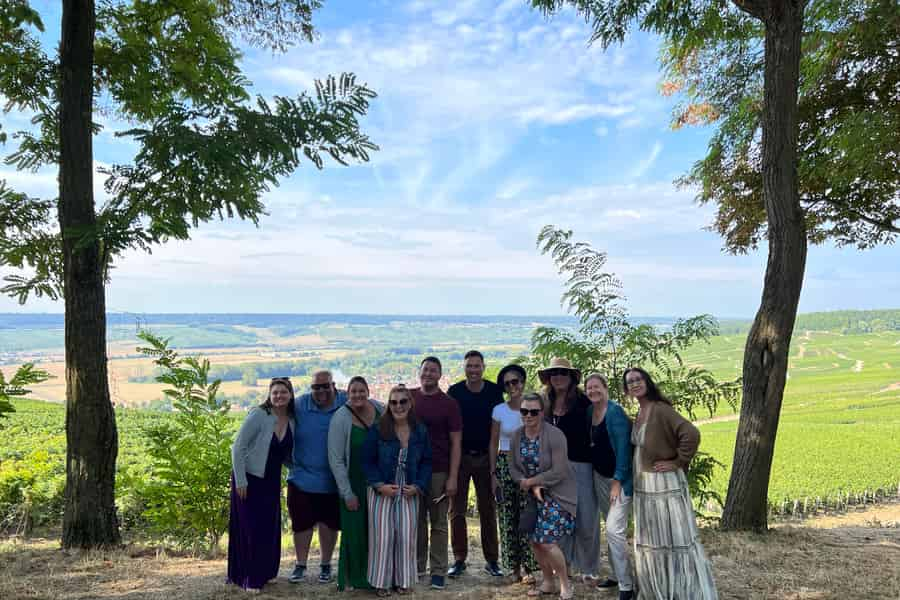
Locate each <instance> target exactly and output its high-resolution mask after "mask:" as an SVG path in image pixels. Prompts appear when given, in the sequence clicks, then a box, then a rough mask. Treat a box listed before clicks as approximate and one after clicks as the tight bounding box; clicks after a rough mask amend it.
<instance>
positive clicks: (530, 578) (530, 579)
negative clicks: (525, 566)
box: [521, 573, 535, 585]
mask: <svg viewBox="0 0 900 600" xmlns="http://www.w3.org/2000/svg"><path fill="white" fill-rule="evenodd" d="M521 581H522V583H525V584H528V585H534V583H535V580H534V575H532V574H531V573H525V574H524V575H522V579H521Z"/></svg>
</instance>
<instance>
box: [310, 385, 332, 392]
mask: <svg viewBox="0 0 900 600" xmlns="http://www.w3.org/2000/svg"><path fill="white" fill-rule="evenodd" d="M309 387H310V388H312V391H314V392H321V391H323V390H330V389H331V388H333V387H334V383H314V384H312V385H311V386H309Z"/></svg>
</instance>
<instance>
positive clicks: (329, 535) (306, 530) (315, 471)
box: [287, 371, 347, 583]
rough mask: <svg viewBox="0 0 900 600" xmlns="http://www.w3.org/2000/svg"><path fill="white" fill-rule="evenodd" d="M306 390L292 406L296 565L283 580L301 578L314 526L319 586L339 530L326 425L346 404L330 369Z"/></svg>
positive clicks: (290, 478)
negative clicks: (317, 548)
mask: <svg viewBox="0 0 900 600" xmlns="http://www.w3.org/2000/svg"><path fill="white" fill-rule="evenodd" d="M310 387H311V389H312V392H311V393H309V394H304V395H303V396H301V397H299V398H297V401H296V403H295V405H294V416H295V418H296V419H297V424H296V427H294V455H293V466H292V468H291V473H290V475H289V476H288V495H287V504H288V512H289V513H290V515H291V528H292V529H293V531H294V551H295V552H296V553H297V564H296V565H295V566H294V571H293V573H291V576H290V578H289V581H290V582H291V583H298V582H300V581H302V580H303V579H304V578H305V576H306V559H307V556H308V555H309V544H310V542H311V541H312V535H313V528H314V527H315V526H316V525H318V527H319V547H320V550H321V555H322V565H321V572H320V573H319V583H328V582H329V581H331V555H332V553H333V551H334V545H335V542H336V541H337V532H338V530H339V529H340V509H339V502H340V499H339V497H338V493H337V484H335V482H334V476H333V475H332V474H331V468H330V467H329V466H328V426H329V425H330V424H331V417H332V416H333V415H334V413H335V411H336V410H337V409H338V408H340V407H341V406H342V405H343V404H344V403H345V402H346V401H347V395H346V394H345V393H344V392H338V391H337V388H336V387H335V385H334V381H333V379H332V377H331V372H330V371H318V372H317V373H315V374H314V375H313V379H312V385H311V386H310Z"/></svg>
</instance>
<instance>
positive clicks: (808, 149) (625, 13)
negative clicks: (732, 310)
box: [531, 0, 900, 253]
mask: <svg viewBox="0 0 900 600" xmlns="http://www.w3.org/2000/svg"><path fill="white" fill-rule="evenodd" d="M531 4H532V5H533V6H534V7H536V8H538V9H540V10H542V11H544V12H545V13H547V14H552V13H556V12H558V11H559V10H561V9H562V8H563V7H564V6H566V5H570V6H573V7H574V8H575V9H576V10H577V11H578V12H579V13H580V14H581V15H583V16H584V17H585V19H586V20H587V21H588V22H589V23H590V24H591V27H592V36H591V41H592V42H593V41H596V42H599V43H600V44H601V45H602V46H603V47H606V46H608V45H610V44H612V43H618V42H621V41H622V40H624V38H625V36H626V35H627V34H628V32H629V30H630V29H632V28H633V27H635V26H637V27H639V28H640V29H642V30H645V31H652V32H654V33H657V34H659V35H660V36H661V37H662V38H663V43H664V50H663V52H662V55H661V62H662V66H663V70H664V71H665V73H666V76H667V79H668V81H667V82H666V83H665V84H664V85H663V93H665V94H667V95H668V94H680V95H681V98H682V100H683V102H681V103H680V104H679V105H678V106H677V108H676V110H675V113H674V119H673V126H674V127H676V128H678V127H681V126H683V125H711V124H715V125H716V126H717V129H716V130H715V132H714V134H713V136H712V138H711V140H710V143H709V148H708V151H707V154H706V156H705V157H704V158H703V159H702V160H700V161H698V162H697V163H695V164H694V166H693V168H692V169H691V171H690V172H689V173H688V174H687V175H686V176H685V177H683V178H681V179H680V180H679V181H680V183H681V184H683V185H686V186H690V187H692V188H697V189H699V192H698V195H697V199H698V200H699V201H700V202H701V203H715V204H716V207H717V213H716V217H715V219H714V221H713V223H712V225H711V229H714V230H715V231H717V232H718V233H719V234H720V235H721V236H722V237H723V239H724V243H725V247H726V249H727V250H728V251H730V252H734V253H743V252H747V251H748V250H750V249H752V248H755V247H756V246H757V245H758V244H759V242H760V241H761V240H762V239H763V238H764V237H765V235H766V227H767V221H766V212H765V208H764V205H763V200H762V193H763V192H762V160H761V156H762V151H761V128H762V124H761V118H762V108H763V101H764V98H763V59H764V57H763V41H764V35H765V29H764V25H763V23H762V22H761V21H760V19H759V18H758V17H759V15H758V11H757V9H756V5H758V3H756V2H740V1H734V2H731V1H726V0H674V1H673V0H617V1H604V0H532V2H531ZM745 11H746V12H745ZM751 11H752V12H753V13H754V16H751V15H750V14H748V12H751ZM804 15H805V22H804V25H803V51H802V57H801V65H800V98H799V114H798V120H799V130H798V134H799V137H798V148H799V149H800V151H799V152H798V154H797V173H798V176H799V191H800V199H801V202H802V205H803V209H804V211H805V215H806V229H807V232H808V236H809V239H810V241H812V242H814V243H823V242H825V241H827V240H829V239H830V240H834V241H835V242H836V243H837V244H838V245H854V246H857V247H858V248H869V247H872V246H875V245H877V244H882V243H891V242H893V241H894V240H895V239H896V236H897V234H898V233H900V196H898V194H897V190H898V189H900V160H898V159H897V148H898V147H900V94H898V93H897V89H898V82H900V55H898V53H897V44H896V40H897V39H898V38H900V11H898V10H897V3H896V1H895V0H809V2H808V3H807V7H806V10H805V12H804ZM873 156H878V157H884V158H883V159H882V160H872V157H873Z"/></svg>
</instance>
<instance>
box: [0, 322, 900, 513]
mask: <svg viewBox="0 0 900 600" xmlns="http://www.w3.org/2000/svg"><path fill="white" fill-rule="evenodd" d="M361 329H365V330H366V332H367V333H368V334H369V335H370V336H372V337H370V338H368V340H369V343H368V345H367V344H364V343H362V342H360V341H357V342H355V343H351V342H350V336H349V334H348V333H347V332H346V331H344V330H343V328H341V327H328V328H323V330H322V333H323V334H324V335H321V336H320V337H316V338H312V337H306V338H305V340H304V341H306V342H307V343H308V344H309V345H307V346H294V347H292V348H287V349H286V350H285V351H283V352H282V351H279V350H276V349H273V347H271V346H264V345H257V346H250V347H240V348H222V347H218V348H205V349H204V348H197V349H190V350H183V351H182V352H183V353H190V354H200V355H203V356H207V357H208V358H209V359H210V361H211V362H212V363H213V365H214V366H217V365H218V366H221V365H244V364H251V363H252V364H257V365H259V364H264V363H270V362H272V363H274V362H278V361H283V360H285V357H286V356H299V355H303V356H306V357H307V358H309V357H310V356H312V358H311V359H310V360H314V361H316V362H317V361H319V360H323V361H324V360H333V361H337V362H336V364H338V365H340V366H341V368H344V369H345V371H346V372H345V373H344V374H345V375H352V374H356V373H357V372H364V373H365V374H366V375H367V376H369V374H370V373H384V374H385V375H384V378H385V381H396V380H397V379H396V378H397V377H403V379H405V380H408V381H414V377H415V366H416V364H417V359H418V358H419V357H420V356H421V354H414V352H418V351H420V350H422V348H415V347H411V346H410V347H406V346H404V347H394V346H387V347H386V346H376V345H375V344H374V342H375V340H376V337H377V336H376V334H375V331H374V328H372V327H366V328H361ZM387 329H391V335H392V336H395V337H396V336H398V335H399V331H395V330H394V328H393V327H387ZM398 329H399V328H398ZM266 331H267V333H264V332H263V330H262V329H260V328H256V329H255V330H254V332H253V335H254V336H256V337H257V338H260V337H265V336H272V335H275V332H274V331H273V330H270V329H267V330H266ZM426 333H427V332H422V331H420V330H419V331H412V332H411V334H412V335H413V336H414V337H415V338H416V340H417V341H419V340H420V339H421V338H422V337H423V336H425V334H426ZM443 333H446V334H447V335H448V336H449V333H448V332H443ZM469 334H471V335H475V334H474V332H472V331H469ZM481 335H485V331H482V332H481ZM437 337H438V338H439V339H438V340H436V342H435V343H434V344H433V345H432V346H430V347H428V348H429V350H434V351H435V352H437V353H441V355H442V356H444V354H443V353H444V352H447V353H451V352H458V351H459V350H460V348H463V349H465V346H462V345H460V344H463V343H470V342H471V343H472V344H473V345H474V346H476V347H479V348H481V349H483V350H485V352H486V354H487V355H488V360H487V364H488V372H489V373H490V372H492V371H493V372H496V368H497V367H499V366H500V363H501V362H502V361H505V360H507V358H505V357H506V356H515V355H518V354H521V353H522V352H523V351H525V348H524V346H522V345H514V344H508V345H503V344H497V343H496V340H490V341H489V340H487V339H483V340H482V341H481V343H478V342H477V341H476V340H473V339H469V340H466V341H465V342H460V343H457V344H452V343H451V342H450V341H449V340H448V339H447V337H445V336H443V335H439V336H437ZM335 338H340V339H339V340H336V339H335ZM396 341H398V340H393V342H396ZM491 342H494V343H491ZM334 344H339V347H334V346H333V345H334ZM743 344H744V337H743V336H741V335H723V336H718V337H715V338H713V339H712V340H711V342H710V343H709V344H701V345H698V346H696V347H694V348H692V349H691V351H690V352H689V353H688V354H687V356H686V357H685V358H686V361H687V362H688V364H690V365H702V366H704V367H705V368H708V369H711V370H712V371H713V372H714V373H715V374H716V375H717V376H718V377H720V378H723V379H724V378H735V377H737V376H738V375H739V374H740V368H741V364H740V361H741V356H742V352H743ZM136 345H137V344H136V343H135V342H134V341H133V340H132V341H129V340H117V341H115V342H111V343H110V356H111V360H110V363H109V365H110V380H111V393H112V396H113V399H114V401H115V402H116V406H117V407H119V408H120V410H119V411H118V419H119V426H120V445H121V447H120V472H127V471H128V470H129V469H138V470H140V469H142V468H143V464H144V463H145V461H146V457H144V456H143V454H142V448H143V444H144V440H143V434H142V433H141V424H144V423H148V422H150V421H153V420H156V419H159V418H164V417H163V414H164V413H159V412H153V411H145V410H136V409H137V408H141V407H146V406H148V405H149V404H151V403H152V402H154V401H157V400H158V399H159V398H160V396H161V390H162V386H161V385H160V384H157V383H153V382H136V381H132V380H131V379H133V378H135V377H147V376H150V375H152V372H153V369H152V365H151V363H150V360H149V359H147V358H146V357H138V356H136V355H135V346H136ZM323 346H324V347H323ZM347 346H355V348H352V349H351V348H348V347H347ZM362 348H365V350H362ZM376 356H378V357H380V359H379V360H375V359H374V358H375V357H376ZM385 360H387V361H389V362H383V361H385ZM457 362H458V361H455V360H449V361H447V363H448V366H447V368H446V369H445V375H447V379H446V380H445V381H444V382H443V385H444V387H446V385H447V384H448V383H450V382H452V381H455V380H457V379H459V378H461V373H460V372H459V369H458V367H459V365H458V364H457ZM790 365H791V366H790V371H789V379H788V385H787V390H786V394H785V401H784V406H783V409H782V416H781V422H780V427H779V435H778V441H777V444H776V452H775V459H774V464H773V470H772V479H771V483H770V488H769V500H770V502H771V503H773V504H776V505H777V504H780V503H782V502H783V501H785V500H786V499H790V500H794V499H800V500H801V501H802V499H803V498H806V497H809V498H811V499H813V500H814V499H815V498H816V497H817V496H820V497H827V496H834V495H835V494H837V493H842V494H846V493H848V492H851V493H861V492H863V491H865V490H873V491H874V490H876V489H879V488H881V489H884V490H889V491H893V492H894V493H896V492H897V487H898V483H900V333H897V332H881V333H867V334H859V335H841V334H839V333H829V332H818V331H797V333H796V334H795V340H794V346H793V348H792V351H791V363H790ZM41 366H42V368H45V369H47V370H49V371H50V372H51V373H53V374H54V375H55V376H56V379H53V380H50V381H48V382H46V383H44V384H41V385H39V386H35V387H34V398H37V399H42V400H50V401H52V402H54V403H62V402H63V400H64V396H65V389H64V366H63V364H62V362H61V361H59V360H54V361H53V362H44V363H42V364H41ZM2 368H3V370H4V372H7V371H9V370H10V369H12V368H14V367H12V366H4V367H2ZM295 381H296V383H297V385H298V389H303V388H304V387H305V381H306V379H305V377H304V376H299V377H296V378H295ZM370 381H371V380H370ZM253 383H255V384H262V386H260V385H256V386H254V385H248V382H242V381H225V382H223V384H222V388H221V392H222V393H223V394H226V395H228V396H229V397H241V396H243V397H244V398H246V397H247V396H248V395H249V396H250V397H251V398H250V401H251V402H252V403H255V402H256V401H257V398H258V396H259V395H260V394H261V393H262V390H263V389H264V384H265V381H256V380H254V381H253ZM390 385H391V384H390V383H378V384H376V385H373V393H374V395H375V396H376V397H380V395H383V391H384V389H386V388H385V386H387V387H389V386H390ZM17 406H18V410H19V412H18V413H16V414H14V415H12V416H11V418H10V419H9V421H8V422H7V425H8V427H7V429H6V430H4V432H3V438H4V443H3V444H2V447H0V488H2V487H3V485H4V483H3V479H4V477H9V478H12V477H34V478H35V481H39V480H40V481H43V482H44V483H42V484H41V485H44V486H45V487H46V486H53V485H57V484H61V479H62V475H63V464H64V444H65V437H64V414H65V413H64V410H63V407H62V406H61V405H58V404H57V405H53V404H47V403H44V402H36V401H25V402H19V403H17ZM125 408H127V410H121V409H125ZM696 416H697V417H698V419H700V421H699V423H700V426H701V432H702V438H703V439H702V443H701V450H702V451H704V452H708V453H710V454H712V455H713V456H715V457H716V458H717V459H718V460H720V461H721V462H722V463H724V464H725V465H726V468H725V469H720V470H717V471H716V472H715V475H714V478H713V484H712V485H713V489H714V490H715V491H717V492H719V493H720V494H721V495H723V496H724V494H725V492H726V490H727V485H728V474H729V469H728V467H729V466H730V462H731V459H732V455H733V451H734V440H735V434H736V430H737V418H738V415H737V413H735V412H734V411H732V410H731V408H730V407H728V406H720V407H719V409H718V411H717V413H716V414H715V415H714V416H713V417H714V418H712V419H709V418H708V417H709V415H704V414H698V415H696ZM20 461H21V462H20ZM17 462H18V463H19V466H20V467H22V468H24V467H25V465H26V463H27V464H28V465H30V466H29V467H28V468H29V469H31V467H32V466H37V467H38V472H34V473H31V472H29V473H25V474H24V475H23V474H22V473H21V472H20V471H19V470H17V469H18V467H16V463H17ZM46 493H47V494H48V496H52V495H53V491H52V490H50V489H47V490H46ZM0 496H2V489H0ZM0 504H2V498H0ZM0 513H2V506H0Z"/></svg>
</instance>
